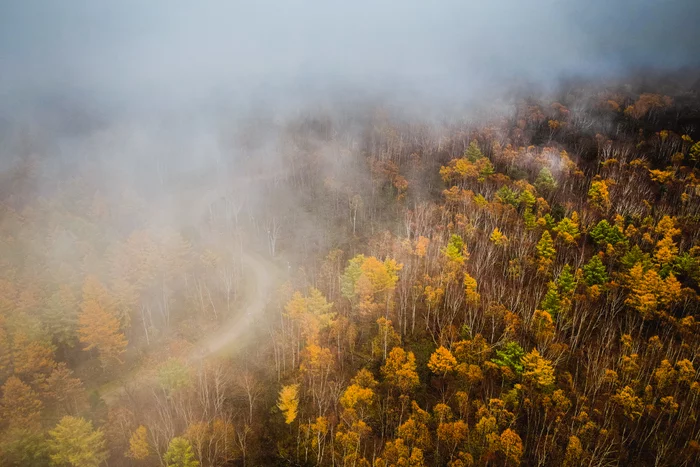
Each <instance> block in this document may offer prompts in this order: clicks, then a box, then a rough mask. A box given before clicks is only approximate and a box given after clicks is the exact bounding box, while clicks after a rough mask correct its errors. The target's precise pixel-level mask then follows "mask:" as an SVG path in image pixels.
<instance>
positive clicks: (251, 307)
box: [99, 252, 282, 404]
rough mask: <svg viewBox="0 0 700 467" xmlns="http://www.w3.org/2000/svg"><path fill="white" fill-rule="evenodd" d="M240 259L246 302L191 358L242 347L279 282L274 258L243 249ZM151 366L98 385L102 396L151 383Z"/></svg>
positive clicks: (198, 345)
mask: <svg viewBox="0 0 700 467" xmlns="http://www.w3.org/2000/svg"><path fill="white" fill-rule="evenodd" d="M241 261H242V267H243V274H244V275H245V279H244V291H243V302H242V303H241V304H240V306H239V307H238V310H237V311H236V312H235V313H234V315H233V316H232V317H230V318H229V319H228V321H226V322H224V323H222V324H221V325H219V327H218V330H217V331H216V332H213V333H210V334H208V335H207V336H205V337H203V338H202V339H201V340H200V341H199V342H197V343H196V344H195V346H194V348H193V350H192V351H191V352H190V353H189V355H187V357H186V359H187V360H188V361H189V362H194V361H197V360H200V359H202V358H207V357H209V356H215V355H219V356H222V355H229V354H231V353H233V352H234V351H235V350H236V349H238V348H240V347H241V346H242V344H243V343H244V341H245V338H246V337H247V333H248V332H249V331H251V329H252V326H253V325H254V323H255V321H256V319H258V318H259V317H260V315H261V314H262V312H263V311H264V310H265V306H266V305H267V303H268V301H269V299H270V297H271V296H272V294H273V293H274V290H275V287H276V286H277V284H279V282H280V279H281V277H282V272H281V268H280V267H279V265H277V264H275V263H274V262H273V261H271V260H269V259H267V258H264V257H263V256H261V255H259V254H257V253H251V252H244V253H243V256H242V259H241ZM149 370H153V369H152V368H145V367H144V366H143V365H138V366H137V367H135V368H133V369H132V370H131V371H129V373H128V374H127V375H122V376H121V377H120V378H119V379H115V380H112V381H110V382H108V383H105V384H103V385H102V386H101V387H100V389H99V393H100V395H101V397H102V399H103V400H104V401H105V402H106V403H108V404H109V403H110V402H112V401H114V400H116V399H117V398H118V397H119V396H120V395H121V394H123V393H124V390H125V388H126V387H127V386H128V387H130V388H138V386H142V385H144V384H148V383H150V381H151V380H152V379H153V377H154V374H153V371H149Z"/></svg>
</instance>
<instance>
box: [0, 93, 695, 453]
mask: <svg viewBox="0 0 700 467" xmlns="http://www.w3.org/2000/svg"><path fill="white" fill-rule="evenodd" d="M632 89H633V87H631V86H624V87H614V86H611V87H609V88H602V87H599V86H588V85H582V84H579V85H577V87H573V88H571V89H569V90H568V91H567V92H562V95H561V96H559V97H558V100H557V101H552V100H551V99H544V98H542V99H528V100H523V101H519V102H518V103H517V105H516V106H515V108H514V110H513V112H512V114H508V115H503V116H498V117H495V118H491V117H488V118H487V117H484V118H483V120H479V119H477V120H476V123H469V124H466V123H463V124H457V123H451V124H449V125H437V124H429V123H415V122H412V121H411V122H409V121H404V120H400V119H391V118H389V117H387V116H386V115H384V114H383V113H381V112H377V113H375V114H374V115H373V116H372V117H371V118H370V117H368V118H367V119H361V120H359V121H355V120H353V119H352V118H350V117H348V118H347V119H338V120H334V119H333V118H330V117H328V118H325V117H324V118H313V119H312V118H309V119H303V121H301V122H299V121H295V122H292V123H290V124H288V125H287V126H286V127H285V128H283V129H281V130H280V132H281V134H282V135H281V136H280V138H279V142H280V143H281V144H280V150H279V157H276V158H275V160H274V163H273V164H270V165H269V166H267V167H265V170H263V171H262V175H260V174H259V173H258V172H256V171H254V170H253V169H252V168H251V167H249V166H246V167H244V168H243V169H241V166H242V165H243V164H244V162H243V161H241V160H236V161H235V164H237V165H236V170H238V171H239V172H240V171H241V170H243V171H244V172H245V174H246V175H245V176H246V177H247V179H248V182H247V183H246V184H245V185H243V184H240V186H238V187H237V188H236V189H235V191H234V192H233V194H232V195H231V196H230V197H227V196H224V197H223V198H220V197H213V198H211V197H210V198H211V199H209V198H206V197H204V196H202V198H203V200H204V201H203V202H201V203H192V204H194V205H195V207H194V208H193V209H194V210H195V211H196V212H197V217H196V218H195V220H194V221H192V222H185V221H182V222H172V221H171V220H169V218H168V216H160V215H158V214H160V213H158V212H157V211H159V210H160V206H161V204H159V203H160V201H161V200H162V199H164V198H165V197H166V194H165V193H166V191H167V190H165V189H164V190H163V193H162V194H160V195H158V196H161V197H162V198H161V197H157V198H156V197H150V198H149V196H151V195H149V196H147V195H146V194H144V193H145V192H144V191H143V190H141V189H140V188H139V187H138V186H128V185H126V186H119V187H118V189H111V190H110V192H109V193H107V192H106V191H105V190H108V189H109V188H105V187H101V186H99V184H98V183H96V182H95V181H94V180H96V179H97V177H96V176H95V174H94V172H92V171H95V170H99V168H96V167H95V166H91V165H90V164H88V163H86V164H87V165H88V166H86V167H84V168H82V169H81V170H80V171H78V172H77V173H74V172H71V173H72V175H71V176H70V177H69V176H67V175H65V174H64V175H63V176H62V177H61V179H60V180H58V181H56V180H53V181H52V182H51V183H49V179H48V178H47V176H46V172H45V171H43V170H42V169H41V165H42V164H43V161H41V160H36V159H34V158H33V156H32V155H31V154H30V155H27V156H26V157H21V158H19V162H18V163H17V164H16V166H15V167H14V168H13V169H12V170H10V171H7V172H5V173H4V174H3V177H4V180H3V183H2V185H3V189H2V192H1V193H0V194H1V195H2V204H0V210H1V211H2V213H1V217H0V263H1V264H2V267H0V386H1V389H0V430H2V434H1V435H0V458H2V465H8V466H10V465H11V466H21V465H36V466H41V465H61V466H62V465H73V466H85V465H101V464H103V463H104V462H105V460H106V459H109V465H115V466H119V465H144V466H146V465H163V466H170V465H172V466H197V465H201V466H222V465H343V466H386V467H389V466H415V467H417V466H423V465H426V466H427V465H446V466H451V467H457V466H469V465H510V466H513V465H553V466H559V465H566V466H573V465H591V466H594V465H596V466H602V465H620V464H621V465H669V466H670V465H676V466H679V465H680V466H689V465H695V464H696V463H697V459H698V458H700V426H699V425H698V422H699V421H698V414H700V377H699V373H698V369H697V368H696V367H699V366H700V360H699V359H700V338H699V332H700V329H699V326H700V324H699V323H698V320H700V298H699V296H698V292H699V291H700V288H699V281H700V244H699V235H700V234H699V232H700V167H699V164H700V126H699V124H700V106H699V105H698V103H699V101H698V96H697V95H696V94H695V93H693V92H692V91H688V90H685V89H681V90H678V89H665V90H664V93H667V94H670V95H665V94H663V93H649V92H643V90H641V89H640V90H636V91H633V90H632ZM249 133H250V134H255V132H254V131H253V130H251V131H250V132H249ZM246 141H248V140H246ZM244 143H245V144H248V146H245V144H244ZM241 144H243V145H244V147H245V148H247V149H250V148H251V146H250V145H252V147H254V146H255V143H254V142H253V143H250V142H249V141H248V142H247V143H246V142H245V141H244V142H243V143H241ZM250 150H253V149H250ZM248 163H250V162H248ZM139 170H143V171H146V172H147V170H145V169H143V168H141V169H139ZM162 170H164V169H163V168H162V167H161V166H158V175H159V176H160V177H162V172H161V171H162ZM213 170H214V172H219V173H229V172H227V170H228V169H227V167H216V168H214V169H213ZM154 173H155V172H154ZM265 174H269V176H268V175H265ZM51 177H55V174H53V175H52V176H51ZM154 177H155V175H154ZM219 178H220V177H219ZM173 180H175V177H173V178H172V179H171V181H170V182H168V181H166V182H165V183H164V186H166V187H167V184H168V183H171V184H172V185H171V187H170V189H171V190H172V191H178V190H180V185H178V183H181V180H178V181H173ZM197 180H199V179H197ZM232 180H233V178H232V179H230V180H229V179H224V181H223V182H222V183H224V184H225V185H229V184H231V183H232ZM199 182H201V183H202V184H204V185H210V184H212V183H213V182H211V180H209V181H201V180H199ZM236 183H240V181H238V182H236ZM35 186H42V187H44V189H43V190H37V189H34V188H32V187H35ZM28 187H29V188H28ZM203 191H204V190H201V192H203ZM201 192H197V191H196V190H195V195H193V196H199V194H197V193H201ZM246 193H248V194H251V195H250V196H248V197H246ZM188 196H189V195H188ZM241 199H245V200H246V201H245V202H244V201H239V200H241ZM251 199H253V200H251ZM175 204H179V203H175ZM178 208H179V209H182V210H183V212H184V210H185V207H184V205H179V207H178ZM197 210H199V211H197ZM164 219H168V220H164ZM250 255H256V257H260V258H264V259H261V260H260V261H263V262H264V264H265V265H266V266H265V267H266V268H267V272H268V274H269V276H270V277H272V278H274V280H273V282H274V289H273V290H270V291H269V292H270V293H269V294H267V295H268V296H267V297H266V298H268V299H269V300H268V303H267V305H266V308H265V309H264V310H263V312H262V313H261V314H259V315H256V316H253V317H250V318H249V319H245V320H239V321H237V325H238V326H239V327H243V328H244V330H243V332H242V333H241V334H240V335H237V336H236V337H235V339H232V340H231V342H228V344H230V345H231V346H232V347H231V346H229V347H227V348H226V349H225V351H221V352H218V354H217V355H216V356H214V355H203V353H202V351H200V350H199V349H200V346H202V345H203V344H202V343H206V342H208V341H207V339H208V337H209V336H210V335H213V334H215V333H216V331H217V329H218V328H220V327H222V326H225V325H226V323H227V322H229V320H231V319H234V317H236V316H237V314H238V313H244V310H245V309H246V307H247V306H248V305H249V303H250V301H251V299H250V296H251V295H253V290H255V288H256V287H261V285H260V284H253V283H251V282H252V279H251V278H250V277H251V274H248V269H247V266H246V261H250V260H246V258H248V257H249V256H250ZM278 279H279V280H278ZM275 281H276V282H275ZM204 347H205V346H204ZM204 347H202V348H204Z"/></svg>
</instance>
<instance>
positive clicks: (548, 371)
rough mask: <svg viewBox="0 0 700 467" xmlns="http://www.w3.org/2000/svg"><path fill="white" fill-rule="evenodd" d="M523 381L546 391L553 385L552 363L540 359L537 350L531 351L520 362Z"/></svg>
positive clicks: (542, 358)
mask: <svg viewBox="0 0 700 467" xmlns="http://www.w3.org/2000/svg"><path fill="white" fill-rule="evenodd" d="M522 364H523V368H524V370H523V380H524V381H525V382H527V383H530V384H532V385H533V386H534V387H535V388H537V389H548V388H550V387H552V386H553V385H554V367H553V366H552V362H551V361H549V360H547V359H546V358H544V357H542V356H541V355H540V353H539V352H538V351H537V349H532V351H531V352H530V353H528V354H527V355H525V356H524V357H523V360H522Z"/></svg>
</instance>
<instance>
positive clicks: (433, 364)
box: [428, 346, 457, 376]
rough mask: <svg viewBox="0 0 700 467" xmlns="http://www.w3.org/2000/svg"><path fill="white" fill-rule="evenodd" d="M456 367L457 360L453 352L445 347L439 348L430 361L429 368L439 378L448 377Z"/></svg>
mask: <svg viewBox="0 0 700 467" xmlns="http://www.w3.org/2000/svg"><path fill="white" fill-rule="evenodd" d="M456 366H457V359H455V357H454V355H452V352H450V351H449V350H448V349H446V348H445V347H443V346H440V347H438V348H437V349H436V350H435V352H433V354H432V355H431V356H430V360H429V361H428V368H429V369H430V371H432V372H433V373H435V374H436V375H439V376H445V375H447V373H450V372H452V371H453V370H454V369H455V367H456Z"/></svg>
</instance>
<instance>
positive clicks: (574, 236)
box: [552, 211, 581, 245]
mask: <svg viewBox="0 0 700 467" xmlns="http://www.w3.org/2000/svg"><path fill="white" fill-rule="evenodd" d="M571 217H572V219H570V218H568V217H565V218H563V219H562V220H560V221H559V223H558V224H557V225H556V227H554V229H552V230H554V232H556V233H557V238H558V239H561V240H562V241H563V242H564V243H565V244H567V245H575V244H576V240H578V238H579V237H580V236H581V232H579V229H578V221H577V219H578V215H577V214H576V212H575V211H574V213H573V214H572V216H571ZM574 219H576V220H574Z"/></svg>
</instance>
